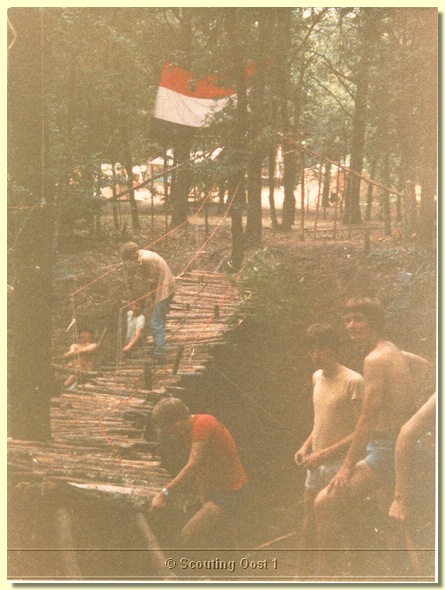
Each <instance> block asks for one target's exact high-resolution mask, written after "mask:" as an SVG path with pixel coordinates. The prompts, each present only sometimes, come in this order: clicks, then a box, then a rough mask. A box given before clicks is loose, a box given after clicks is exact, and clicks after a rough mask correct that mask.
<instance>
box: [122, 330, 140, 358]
mask: <svg viewBox="0 0 445 590" xmlns="http://www.w3.org/2000/svg"><path fill="white" fill-rule="evenodd" d="M141 335H142V328H136V330H135V332H134V336H133V338H132V339H131V340H130V342H129V343H128V344H126V345H125V346H124V347H123V349H122V352H128V351H129V350H131V349H132V348H133V346H134V345H135V344H136V342H137V341H138V340H139V339H140V337H141Z"/></svg>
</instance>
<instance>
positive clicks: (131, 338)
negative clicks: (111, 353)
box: [122, 301, 145, 354]
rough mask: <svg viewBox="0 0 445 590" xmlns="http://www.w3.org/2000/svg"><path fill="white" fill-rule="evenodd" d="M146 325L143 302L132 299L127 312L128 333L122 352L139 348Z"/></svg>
mask: <svg viewBox="0 0 445 590" xmlns="http://www.w3.org/2000/svg"><path fill="white" fill-rule="evenodd" d="M144 327H145V316H144V314H143V313H142V303H141V302H140V301H132V302H131V303H130V309H129V310H128V312H127V334H126V337H125V346H124V347H123V348H122V352H124V353H127V354H128V353H129V352H130V351H131V350H137V348H139V347H140V346H141V344H142V342H143V334H144Z"/></svg>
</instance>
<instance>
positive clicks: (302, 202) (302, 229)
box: [300, 150, 305, 240]
mask: <svg viewBox="0 0 445 590" xmlns="http://www.w3.org/2000/svg"><path fill="white" fill-rule="evenodd" d="M304 164H305V162H304V151H303V150H302V151H301V181H300V183H301V222H300V232H301V239H302V240H304Z"/></svg>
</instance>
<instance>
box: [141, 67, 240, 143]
mask: <svg viewBox="0 0 445 590" xmlns="http://www.w3.org/2000/svg"><path fill="white" fill-rule="evenodd" d="M217 80H218V78H217V76H206V77H205V78H200V79H198V80H197V79H195V78H194V77H193V75H192V73H191V72H190V71H188V70H185V69H183V68H180V67H179V66H175V65H172V64H169V63H166V64H165V65H164V67H163V68H162V73H161V80H160V82H159V87H158V92H157V95H156V103H155V110H154V117H153V121H152V129H151V132H152V135H153V137H155V138H157V139H161V140H164V141H168V140H173V139H180V138H184V139H185V138H187V137H191V136H192V135H193V133H194V132H195V131H196V129H198V128H199V127H204V126H206V125H207V124H208V123H209V117H210V116H211V115H212V114H213V113H216V112H218V111H221V110H222V109H224V108H225V107H226V106H227V104H228V103H229V102H230V100H232V99H235V98H236V90H235V89H234V88H223V87H221V86H218V84H217Z"/></svg>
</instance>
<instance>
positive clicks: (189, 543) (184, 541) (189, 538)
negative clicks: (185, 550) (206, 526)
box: [179, 525, 195, 548]
mask: <svg viewBox="0 0 445 590" xmlns="http://www.w3.org/2000/svg"><path fill="white" fill-rule="evenodd" d="M194 540H195V539H194V535H193V531H192V530H191V527H189V526H187V525H185V527H184V528H183V529H182V530H181V532H180V533H179V541H180V543H181V546H182V547H189V548H190V547H193V546H194Z"/></svg>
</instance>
